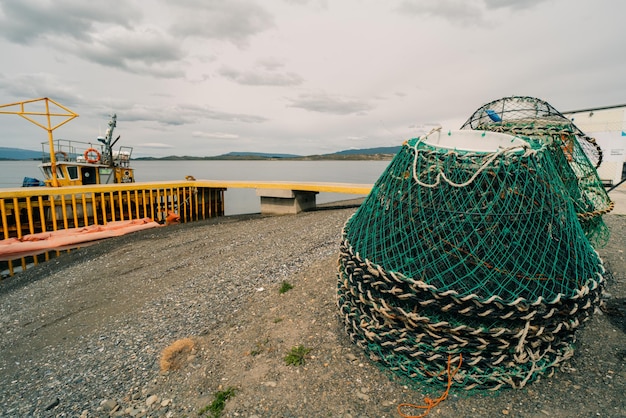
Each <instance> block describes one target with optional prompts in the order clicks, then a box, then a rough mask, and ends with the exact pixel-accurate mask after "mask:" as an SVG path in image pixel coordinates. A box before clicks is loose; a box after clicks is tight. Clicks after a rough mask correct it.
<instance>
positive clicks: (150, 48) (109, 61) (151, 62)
mask: <svg viewBox="0 0 626 418" xmlns="http://www.w3.org/2000/svg"><path fill="white" fill-rule="evenodd" d="M74 53H75V55H77V56H80V57H82V58H84V59H87V60H89V61H92V62H96V63H98V64H100V65H104V66H107V67H114V68H118V69H121V70H124V71H128V72H130V73H135V74H149V75H152V76H155V77H162V78H174V77H183V76H184V71H183V70H182V69H180V66H179V65H176V64H177V63H178V62H179V61H180V60H182V59H184V57H185V53H184V52H183V51H182V49H181V48H180V45H179V43H178V42H177V41H176V40H175V39H173V38H171V37H170V36H168V35H167V34H164V33H162V32H160V31H159V30H157V29H142V30H138V31H134V32H128V31H125V30H113V31H110V32H106V33H102V34H99V35H98V38H97V39H94V41H93V42H91V43H89V44H79V45H77V46H76V47H75V49H74Z"/></svg>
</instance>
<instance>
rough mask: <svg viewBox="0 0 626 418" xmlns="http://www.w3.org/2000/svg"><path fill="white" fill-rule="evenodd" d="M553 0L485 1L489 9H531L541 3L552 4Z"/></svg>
mask: <svg viewBox="0 0 626 418" xmlns="http://www.w3.org/2000/svg"><path fill="white" fill-rule="evenodd" d="M550 1H552V0H484V2H485V5H486V6H487V8H489V9H504V8H510V9H516V10H522V9H530V8H532V7H534V6H536V5H538V4H540V3H546V2H550Z"/></svg>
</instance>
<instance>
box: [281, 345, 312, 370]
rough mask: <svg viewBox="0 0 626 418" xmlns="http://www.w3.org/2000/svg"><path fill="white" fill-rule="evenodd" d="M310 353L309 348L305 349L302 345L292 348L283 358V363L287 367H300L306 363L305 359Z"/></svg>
mask: <svg viewBox="0 0 626 418" xmlns="http://www.w3.org/2000/svg"><path fill="white" fill-rule="evenodd" d="M310 351H311V349H310V348H306V347H305V346H303V345H302V344H300V345H299V346H297V347H292V348H291V351H289V353H288V354H287V355H286V356H285V363H286V364H287V366H302V365H303V364H304V363H305V362H306V360H305V357H306V355H307V354H309V352H310Z"/></svg>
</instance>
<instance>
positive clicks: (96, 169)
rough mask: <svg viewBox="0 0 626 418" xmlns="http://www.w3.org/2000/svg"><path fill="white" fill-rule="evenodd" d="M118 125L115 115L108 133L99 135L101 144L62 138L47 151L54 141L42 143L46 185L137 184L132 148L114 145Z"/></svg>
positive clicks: (42, 168)
mask: <svg viewBox="0 0 626 418" xmlns="http://www.w3.org/2000/svg"><path fill="white" fill-rule="evenodd" d="M116 125H117V115H115V114H113V115H111V120H110V121H109V128H108V129H107V131H106V134H105V136H103V137H102V136H101V137H98V138H97V140H98V143H96V144H94V143H91V142H81V141H70V140H67V139H58V140H55V141H54V142H53V145H54V147H53V149H50V150H49V152H46V150H47V149H48V148H49V147H50V143H48V142H44V143H42V150H43V155H42V159H41V162H42V164H41V165H40V166H39V167H40V168H41V171H42V172H43V175H44V178H45V180H44V183H45V185H46V186H50V187H57V186H80V185H89V184H110V183H134V182H135V174H134V170H133V169H132V168H131V166H130V157H131V154H132V152H133V149H132V148H131V147H119V149H117V150H114V149H113V146H114V145H115V143H116V142H117V141H118V140H119V139H120V137H119V136H118V137H117V139H115V140H114V141H113V140H112V139H113V130H114V129H115V126H116Z"/></svg>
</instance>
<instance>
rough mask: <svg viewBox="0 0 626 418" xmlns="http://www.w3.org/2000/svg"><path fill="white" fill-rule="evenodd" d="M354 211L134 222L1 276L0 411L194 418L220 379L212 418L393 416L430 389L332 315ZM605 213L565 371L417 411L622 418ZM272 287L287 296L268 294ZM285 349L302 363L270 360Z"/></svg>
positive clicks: (624, 355)
mask: <svg viewBox="0 0 626 418" xmlns="http://www.w3.org/2000/svg"><path fill="white" fill-rule="evenodd" d="M357 200H358V199H357ZM354 204H356V202H352V203H350V202H346V201H343V202H342V203H341V204H339V203H333V204H332V205H330V206H331V207H327V205H328V204H325V205H320V206H322V207H320V210H316V211H312V212H303V213H301V214H298V215H287V216H280V217H267V216H261V215H259V214H250V215H236V216H228V217H220V218H213V219H210V220H207V221H202V222H199V223H189V224H181V225H174V226H169V227H164V228H157V229H154V230H147V231H142V232H138V233H136V234H132V235H127V236H123V237H119V238H114V239H110V240H107V241H104V242H100V243H97V244H95V245H92V246H90V247H86V248H83V249H80V250H77V251H73V252H71V253H69V254H63V255H62V256H61V257H59V258H57V259H54V260H52V261H51V262H49V263H45V264H40V265H39V266H36V267H35V268H32V269H29V270H27V271H25V272H22V273H19V274H18V275H16V276H15V277H13V278H9V279H6V280H3V281H2V282H0V321H1V322H0V324H1V325H2V329H3V330H4V332H3V333H2V334H1V336H0V352H1V353H2V356H0V383H1V384H2V387H3V393H2V394H0V415H3V416H35V417H37V416H41V417H49V416H81V417H83V418H87V417H109V416H129V417H130V416H135V417H137V416H139V417H141V416H151V417H168V416H170V417H179V416H184V415H186V416H198V411H199V410H200V409H201V408H203V407H205V406H207V405H208V404H210V403H211V401H212V399H213V396H214V394H215V393H216V392H218V391H220V390H224V389H226V388H228V387H235V388H236V392H235V396H234V397H233V398H232V399H231V400H229V401H228V402H227V404H226V409H225V410H224V414H223V415H222V416H224V417H235V416H237V417H249V418H253V417H256V418H259V417H316V416H329V415H330V416H342V417H353V418H356V417H394V416H397V411H396V408H397V405H398V404H399V403H401V402H412V403H416V404H421V403H422V402H423V398H424V396H425V395H432V396H433V397H437V396H439V395H440V394H441V392H442V390H443V388H432V387H430V388H429V387H422V386H420V385H419V384H413V385H408V384H407V382H404V381H402V380H401V379H397V378H395V377H394V376H392V375H390V374H389V373H388V372H386V371H385V370H382V369H381V368H379V366H377V364H376V363H373V362H371V361H370V360H369V359H368V358H367V357H366V356H365V354H364V353H363V351H362V350H361V349H360V348H358V347H357V346H356V345H354V344H352V343H351V342H350V341H349V339H348V337H347V335H346V333H345V331H344V330H343V327H342V325H341V324H340V323H339V321H338V319H337V306H336V303H335V292H336V290H335V289H336V280H337V278H336V268H337V267H336V262H337V257H338V245H339V238H340V233H341V228H342V227H343V224H344V223H345V221H346V220H347V219H348V218H349V216H351V214H352V213H353V212H354V210H355V206H351V205H354ZM341 205H347V207H345V206H344V207H336V206H341ZM605 220H606V222H607V225H608V226H609V228H610V229H611V239H610V242H609V244H608V245H607V246H606V247H605V248H602V249H599V252H600V254H601V256H602V258H603V259H604V260H605V262H606V264H607V265H608V266H609V267H610V268H611V270H612V272H613V275H614V276H615V278H614V280H612V281H611V282H610V283H608V289H607V290H608V292H609V293H610V294H611V298H610V299H609V301H608V307H609V308H610V309H609V310H607V311H606V312H597V313H596V314H594V315H593V317H592V319H591V320H590V321H588V322H587V323H586V324H585V325H584V326H583V327H582V328H581V329H580V330H579V331H578V333H577V336H578V341H577V343H576V347H575V350H576V351H575V354H574V357H573V358H572V359H571V360H570V362H569V363H568V364H567V367H563V368H561V370H559V371H558V372H557V373H556V374H555V375H554V376H552V377H547V376H546V377H543V378H542V379H541V380H539V381H537V382H534V383H532V384H529V385H527V386H526V387H525V388H523V389H521V390H502V391H499V392H496V393H485V392H470V393H468V392H466V391H464V390H463V388H462V387H458V386H456V385H453V386H452V388H451V390H450V396H449V397H448V399H446V400H445V401H444V402H442V403H441V404H439V405H438V406H437V407H436V408H435V409H434V410H433V411H431V413H430V416H433V417H470V416H472V417H473V416H509V417H527V418H538V417H544V416H555V417H562V418H565V417H573V416H585V417H586V416H603V417H620V416H625V415H626V400H625V399H624V397H623V394H624V393H626V383H625V382H626V365H625V359H626V351H625V350H624V347H626V334H625V332H626V286H625V284H624V279H625V278H626V277H625V272H626V260H625V254H624V248H626V245H624V243H625V240H626V238H625V237H626V216H622V215H607V216H605ZM284 281H286V282H288V283H290V284H291V285H293V289H292V290H290V291H288V292H286V293H284V294H281V293H279V291H278V290H279V288H280V286H281V284H282V282H284ZM183 338H191V339H192V340H193V341H194V344H195V346H194V349H193V351H191V352H189V353H187V354H186V355H185V356H184V358H183V359H182V364H181V367H180V368H179V369H177V370H171V371H167V372H162V371H161V370H160V368H159V359H160V356H161V352H162V351H163V350H164V349H165V348H166V347H168V346H169V345H171V344H172V343H173V342H175V341H177V340H180V339H183ZM300 344H302V345H304V346H306V347H308V348H311V352H310V354H309V355H308V357H307V359H306V364H305V365H304V366H301V367H290V366H287V365H285V362H284V357H285V354H286V353H287V352H288V351H289V349H290V348H292V347H294V346H298V345H300ZM440 389H441V390H440Z"/></svg>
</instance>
